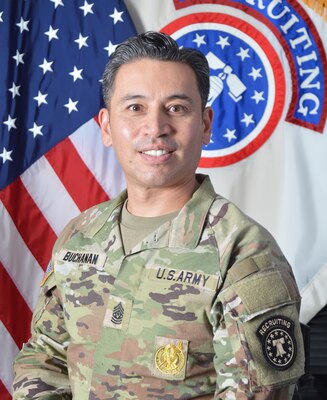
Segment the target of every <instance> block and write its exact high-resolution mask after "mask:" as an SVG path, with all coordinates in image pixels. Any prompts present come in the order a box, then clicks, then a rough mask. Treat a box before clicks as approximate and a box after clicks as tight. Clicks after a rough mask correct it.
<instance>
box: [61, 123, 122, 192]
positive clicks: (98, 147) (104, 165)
mask: <svg viewBox="0 0 327 400" xmlns="http://www.w3.org/2000/svg"><path fill="white" fill-rule="evenodd" d="M69 138H70V140H71V141H72V143H73V145H74V146H75V148H76V150H77V151H78V153H79V155H80V157H81V158H82V160H83V161H84V162H85V164H86V165H87V167H88V168H89V169H90V171H91V172H92V174H93V175H94V176H95V178H96V179H97V181H98V182H99V184H100V185H101V186H102V188H103V190H104V191H105V192H106V193H107V194H108V196H109V197H110V198H112V197H115V196H116V195H118V194H119V193H120V192H121V191H122V189H123V188H125V179H124V174H123V171H122V168H121V166H120V165H119V163H118V161H117V158H116V155H115V153H114V151H113V148H112V147H109V148H108V147H104V145H103V143H102V138H101V131H100V128H99V125H98V124H97V123H96V122H95V120H94V119H93V118H92V119H91V120H89V121H88V122H86V123H85V124H84V125H82V126H81V127H80V128H79V129H77V130H76V132H74V133H73V134H72V135H70V137H69ZM90 149H92V151H90Z"/></svg>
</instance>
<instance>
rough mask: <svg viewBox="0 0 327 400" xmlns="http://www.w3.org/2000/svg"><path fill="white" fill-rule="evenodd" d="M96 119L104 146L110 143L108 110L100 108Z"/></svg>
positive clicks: (108, 145)
mask: <svg viewBox="0 0 327 400" xmlns="http://www.w3.org/2000/svg"><path fill="white" fill-rule="evenodd" d="M98 121H99V124H100V128H101V135H102V142H103V144H104V145H105V146H106V147H110V146H111V145H112V139H111V131H110V123H109V111H108V110H107V109H106V108H101V110H100V111H99V114H98Z"/></svg>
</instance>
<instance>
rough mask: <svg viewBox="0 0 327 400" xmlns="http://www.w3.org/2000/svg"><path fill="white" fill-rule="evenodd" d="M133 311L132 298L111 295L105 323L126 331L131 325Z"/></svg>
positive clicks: (107, 325)
mask: <svg viewBox="0 0 327 400" xmlns="http://www.w3.org/2000/svg"><path fill="white" fill-rule="evenodd" d="M131 311H132V301H131V300H127V299H123V298H122V297H117V296H112V295H110V296H109V300H108V305H107V310H106V314H105V316H104V320H103V325H104V326H106V327H109V328H114V329H118V330H122V331H126V330H127V328H128V325H129V320H130V316H131Z"/></svg>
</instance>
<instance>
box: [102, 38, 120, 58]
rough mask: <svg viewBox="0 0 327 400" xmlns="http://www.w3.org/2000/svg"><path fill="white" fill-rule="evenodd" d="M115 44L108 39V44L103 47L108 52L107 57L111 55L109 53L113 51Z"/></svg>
mask: <svg viewBox="0 0 327 400" xmlns="http://www.w3.org/2000/svg"><path fill="white" fill-rule="evenodd" d="M117 46H118V45H117V44H113V43H112V42H111V40H109V43H108V46H107V47H104V49H105V50H106V51H107V52H108V57H110V56H111V54H112V53H113V52H114V51H115V49H116V47H117Z"/></svg>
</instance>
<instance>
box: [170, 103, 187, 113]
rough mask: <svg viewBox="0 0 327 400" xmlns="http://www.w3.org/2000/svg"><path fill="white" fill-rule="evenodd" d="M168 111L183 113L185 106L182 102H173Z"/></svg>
mask: <svg viewBox="0 0 327 400" xmlns="http://www.w3.org/2000/svg"><path fill="white" fill-rule="evenodd" d="M168 111H169V112H171V113H182V112H185V107H184V106H182V105H180V104H173V105H172V106H170V107H168Z"/></svg>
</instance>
